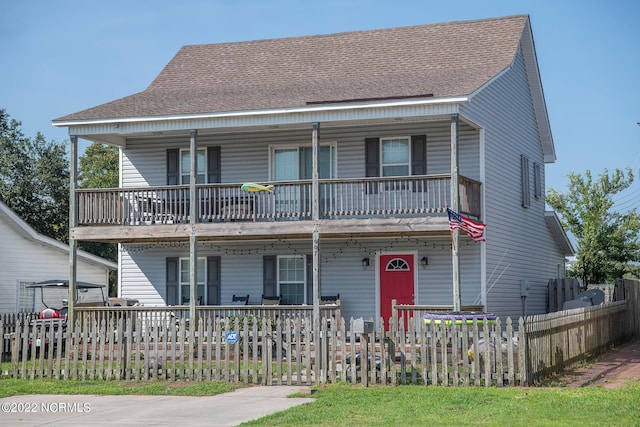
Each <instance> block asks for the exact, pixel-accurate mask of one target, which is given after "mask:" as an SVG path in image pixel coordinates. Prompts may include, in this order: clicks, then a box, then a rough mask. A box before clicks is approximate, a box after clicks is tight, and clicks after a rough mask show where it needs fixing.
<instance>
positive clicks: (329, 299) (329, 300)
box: [320, 294, 340, 305]
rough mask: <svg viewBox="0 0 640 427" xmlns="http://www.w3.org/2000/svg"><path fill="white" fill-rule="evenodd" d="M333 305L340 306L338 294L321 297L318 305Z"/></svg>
mask: <svg viewBox="0 0 640 427" xmlns="http://www.w3.org/2000/svg"><path fill="white" fill-rule="evenodd" d="M328 304H335V305H340V294H336V295H321V296H320V305H328Z"/></svg>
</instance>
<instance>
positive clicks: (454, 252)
mask: <svg viewBox="0 0 640 427" xmlns="http://www.w3.org/2000/svg"><path fill="white" fill-rule="evenodd" d="M451 209H452V210H453V211H455V212H460V171H459V165H458V114H452V115H451ZM458 240H459V231H458V229H455V230H453V231H452V232H451V246H452V247H451V268H452V276H453V277H452V279H453V310H454V311H460V307H461V305H462V304H461V297H460V264H459V260H458V247H459V245H458Z"/></svg>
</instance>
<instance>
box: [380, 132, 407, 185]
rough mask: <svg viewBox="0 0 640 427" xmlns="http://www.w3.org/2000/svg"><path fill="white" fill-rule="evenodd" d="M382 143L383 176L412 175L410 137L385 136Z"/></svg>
mask: <svg viewBox="0 0 640 427" xmlns="http://www.w3.org/2000/svg"><path fill="white" fill-rule="evenodd" d="M381 144H382V161H381V168H382V176H407V175H410V172H409V165H411V158H410V154H409V153H410V150H409V138H383V139H382V140H381Z"/></svg>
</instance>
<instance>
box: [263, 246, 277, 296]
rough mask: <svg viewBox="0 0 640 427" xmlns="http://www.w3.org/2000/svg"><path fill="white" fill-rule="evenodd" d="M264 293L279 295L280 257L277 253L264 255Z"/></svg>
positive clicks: (266, 294)
mask: <svg viewBox="0 0 640 427" xmlns="http://www.w3.org/2000/svg"><path fill="white" fill-rule="evenodd" d="M262 295H265V296H275V295H278V257H277V256H275V255H264V256H263V257H262Z"/></svg>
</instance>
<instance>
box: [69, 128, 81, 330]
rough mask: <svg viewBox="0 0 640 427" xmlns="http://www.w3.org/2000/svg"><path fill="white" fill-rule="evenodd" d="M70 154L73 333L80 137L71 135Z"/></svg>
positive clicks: (70, 292)
mask: <svg viewBox="0 0 640 427" xmlns="http://www.w3.org/2000/svg"><path fill="white" fill-rule="evenodd" d="M69 139H70V140H71V148H70V154H69V157H70V159H69V296H68V299H69V300H68V303H67V304H68V305H67V309H68V311H67V331H68V333H69V334H71V333H72V332H73V328H74V326H75V319H76V318H75V294H76V273H77V257H78V243H77V242H76V239H74V238H73V234H72V233H71V230H73V229H74V228H75V227H77V226H78V211H77V209H76V185H77V183H78V137H77V136H75V135H71V137H70V138H69Z"/></svg>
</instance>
